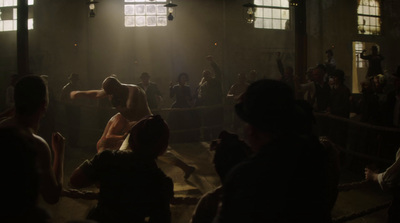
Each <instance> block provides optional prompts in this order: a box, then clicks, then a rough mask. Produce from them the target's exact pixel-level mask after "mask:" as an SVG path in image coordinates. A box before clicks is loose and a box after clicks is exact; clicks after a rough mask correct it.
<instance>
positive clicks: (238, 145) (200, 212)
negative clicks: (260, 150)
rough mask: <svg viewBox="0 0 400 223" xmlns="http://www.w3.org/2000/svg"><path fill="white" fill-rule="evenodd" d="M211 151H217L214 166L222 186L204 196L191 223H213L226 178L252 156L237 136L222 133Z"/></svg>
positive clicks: (212, 144)
mask: <svg viewBox="0 0 400 223" xmlns="http://www.w3.org/2000/svg"><path fill="white" fill-rule="evenodd" d="M210 151H215V153H214V158H213V164H214V167H215V170H216V172H217V174H218V176H219V177H220V180H221V183H222V185H221V186H219V187H217V188H216V189H214V190H213V191H210V192H207V193H206V194H204V195H203V196H202V197H201V198H200V200H199V202H198V203H197V205H196V209H195V210H194V213H193V216H192V219H191V223H212V222H213V219H214V218H215V216H216V215H217V211H218V207H219V204H220V202H221V196H222V191H223V182H224V179H225V176H226V175H227V174H228V173H229V171H231V169H233V168H234V167H235V166H236V165H237V164H239V163H240V162H242V161H243V160H245V159H246V158H247V157H248V156H249V154H250V147H249V146H248V145H247V144H246V143H245V142H244V141H242V140H240V139H239V138H238V136H237V135H235V134H231V133H229V132H227V131H222V132H221V133H220V134H219V136H218V139H217V140H213V141H212V142H211V145H210Z"/></svg>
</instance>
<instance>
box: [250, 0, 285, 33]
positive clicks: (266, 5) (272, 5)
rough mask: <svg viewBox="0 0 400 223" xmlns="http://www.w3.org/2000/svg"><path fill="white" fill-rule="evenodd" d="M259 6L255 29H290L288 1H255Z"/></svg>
mask: <svg viewBox="0 0 400 223" xmlns="http://www.w3.org/2000/svg"><path fill="white" fill-rule="evenodd" d="M254 4H255V5H257V6H258V7H256V13H255V17H256V20H255V21H254V27H255V28H260V29H290V24H289V23H290V20H289V19H290V14H289V1H288V0H254Z"/></svg>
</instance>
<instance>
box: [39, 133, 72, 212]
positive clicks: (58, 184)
mask: <svg viewBox="0 0 400 223" xmlns="http://www.w3.org/2000/svg"><path fill="white" fill-rule="evenodd" d="M35 138H36V139H37V165H38V168H39V169H40V186H39V187H40V189H39V190H40V193H41V194H42V197H43V199H44V200H45V201H46V202H47V203H49V204H55V203H57V202H58V200H59V198H60V194H61V190H62V187H63V177H64V171H63V168H64V167H63V166H64V149H65V146H64V144H65V141H64V140H65V139H64V137H62V136H61V135H60V134H59V133H55V134H53V142H52V147H53V152H54V162H53V165H52V164H51V162H52V158H51V152H50V148H49V145H48V144H47V143H46V141H44V139H42V138H41V137H39V136H35Z"/></svg>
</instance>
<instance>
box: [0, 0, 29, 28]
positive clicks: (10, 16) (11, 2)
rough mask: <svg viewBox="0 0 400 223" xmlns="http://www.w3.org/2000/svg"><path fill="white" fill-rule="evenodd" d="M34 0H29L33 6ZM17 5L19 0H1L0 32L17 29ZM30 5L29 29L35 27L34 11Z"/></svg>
mask: <svg viewBox="0 0 400 223" xmlns="http://www.w3.org/2000/svg"><path fill="white" fill-rule="evenodd" d="M33 4H34V0H28V5H29V6H32V5H33ZM17 5H18V0H0V32H6V31H16V30H17ZM32 11H33V10H32V8H31V7H29V12H28V29H29V30H31V29H33V13H32Z"/></svg>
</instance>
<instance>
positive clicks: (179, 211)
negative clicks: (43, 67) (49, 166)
mask: <svg viewBox="0 0 400 223" xmlns="http://www.w3.org/2000/svg"><path fill="white" fill-rule="evenodd" d="M170 151H171V152H172V153H173V154H174V155H176V156H177V157H179V158H181V159H182V160H184V161H185V162H186V163H188V164H189V165H192V166H194V167H196V170H195V171H194V172H193V174H192V175H191V176H190V177H189V178H188V179H187V180H185V179H184V177H183V176H184V173H183V171H182V170H181V169H179V168H177V167H175V166H172V165H170V164H168V163H164V162H162V161H159V166H160V168H162V169H163V170H164V172H165V173H166V174H167V175H168V176H170V177H171V178H172V179H173V181H174V190H175V197H177V198H185V197H190V198H199V197H200V196H201V195H202V194H203V193H205V192H207V191H209V190H212V189H214V188H215V187H217V186H219V184H220V182H219V178H218V177H217V174H216V173H215V171H214V169H213V165H212V164H211V160H212V153H211V152H210V151H209V150H208V143H205V142H202V143H185V144H173V145H171V150H170ZM95 152H96V150H95V148H94V147H84V148H73V147H69V146H68V147H67V149H66V157H65V178H64V187H65V188H68V179H69V176H70V175H71V173H72V171H73V170H74V169H75V168H76V167H77V166H78V165H79V164H81V163H82V162H83V161H84V160H85V159H88V158H91V157H92V156H93V155H94V154H95ZM341 178H342V179H341V184H344V183H350V182H358V181H362V180H363V168H359V169H357V168H355V169H354V168H353V169H352V170H351V171H350V170H347V169H344V170H343V171H342V177H341ZM389 200H390V196H389V195H388V194H385V193H383V192H382V191H381V190H380V188H379V187H378V186H377V185H375V184H370V185H367V186H366V187H363V188H361V189H357V190H349V191H344V192H340V194H339V197H338V200H337V203H336V206H335V208H334V210H333V213H332V214H333V218H340V217H343V216H346V215H350V214H354V213H358V212H360V211H363V210H366V209H369V208H373V207H375V206H377V205H379V204H383V203H385V202H387V201H389ZM95 204H96V200H84V199H76V198H69V197H62V198H61V200H60V202H59V203H57V204H55V205H47V204H44V203H43V202H41V205H42V206H44V207H45V208H47V209H48V210H49V212H50V213H51V214H52V216H53V219H54V222H56V223H67V222H72V221H74V220H84V219H85V216H86V214H87V212H88V210H89V209H90V208H91V207H93V206H94V205H95ZM194 207H195V205H194V204H177V205H171V210H172V222H173V223H184V222H185V223H187V222H189V221H190V218H191V215H192V213H193V210H194ZM385 218H386V209H383V210H381V211H377V212H374V213H372V214H369V215H366V216H363V217H359V218H357V219H355V220H351V221H347V222H349V223H364V222H368V223H375V222H376V223H382V222H385Z"/></svg>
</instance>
